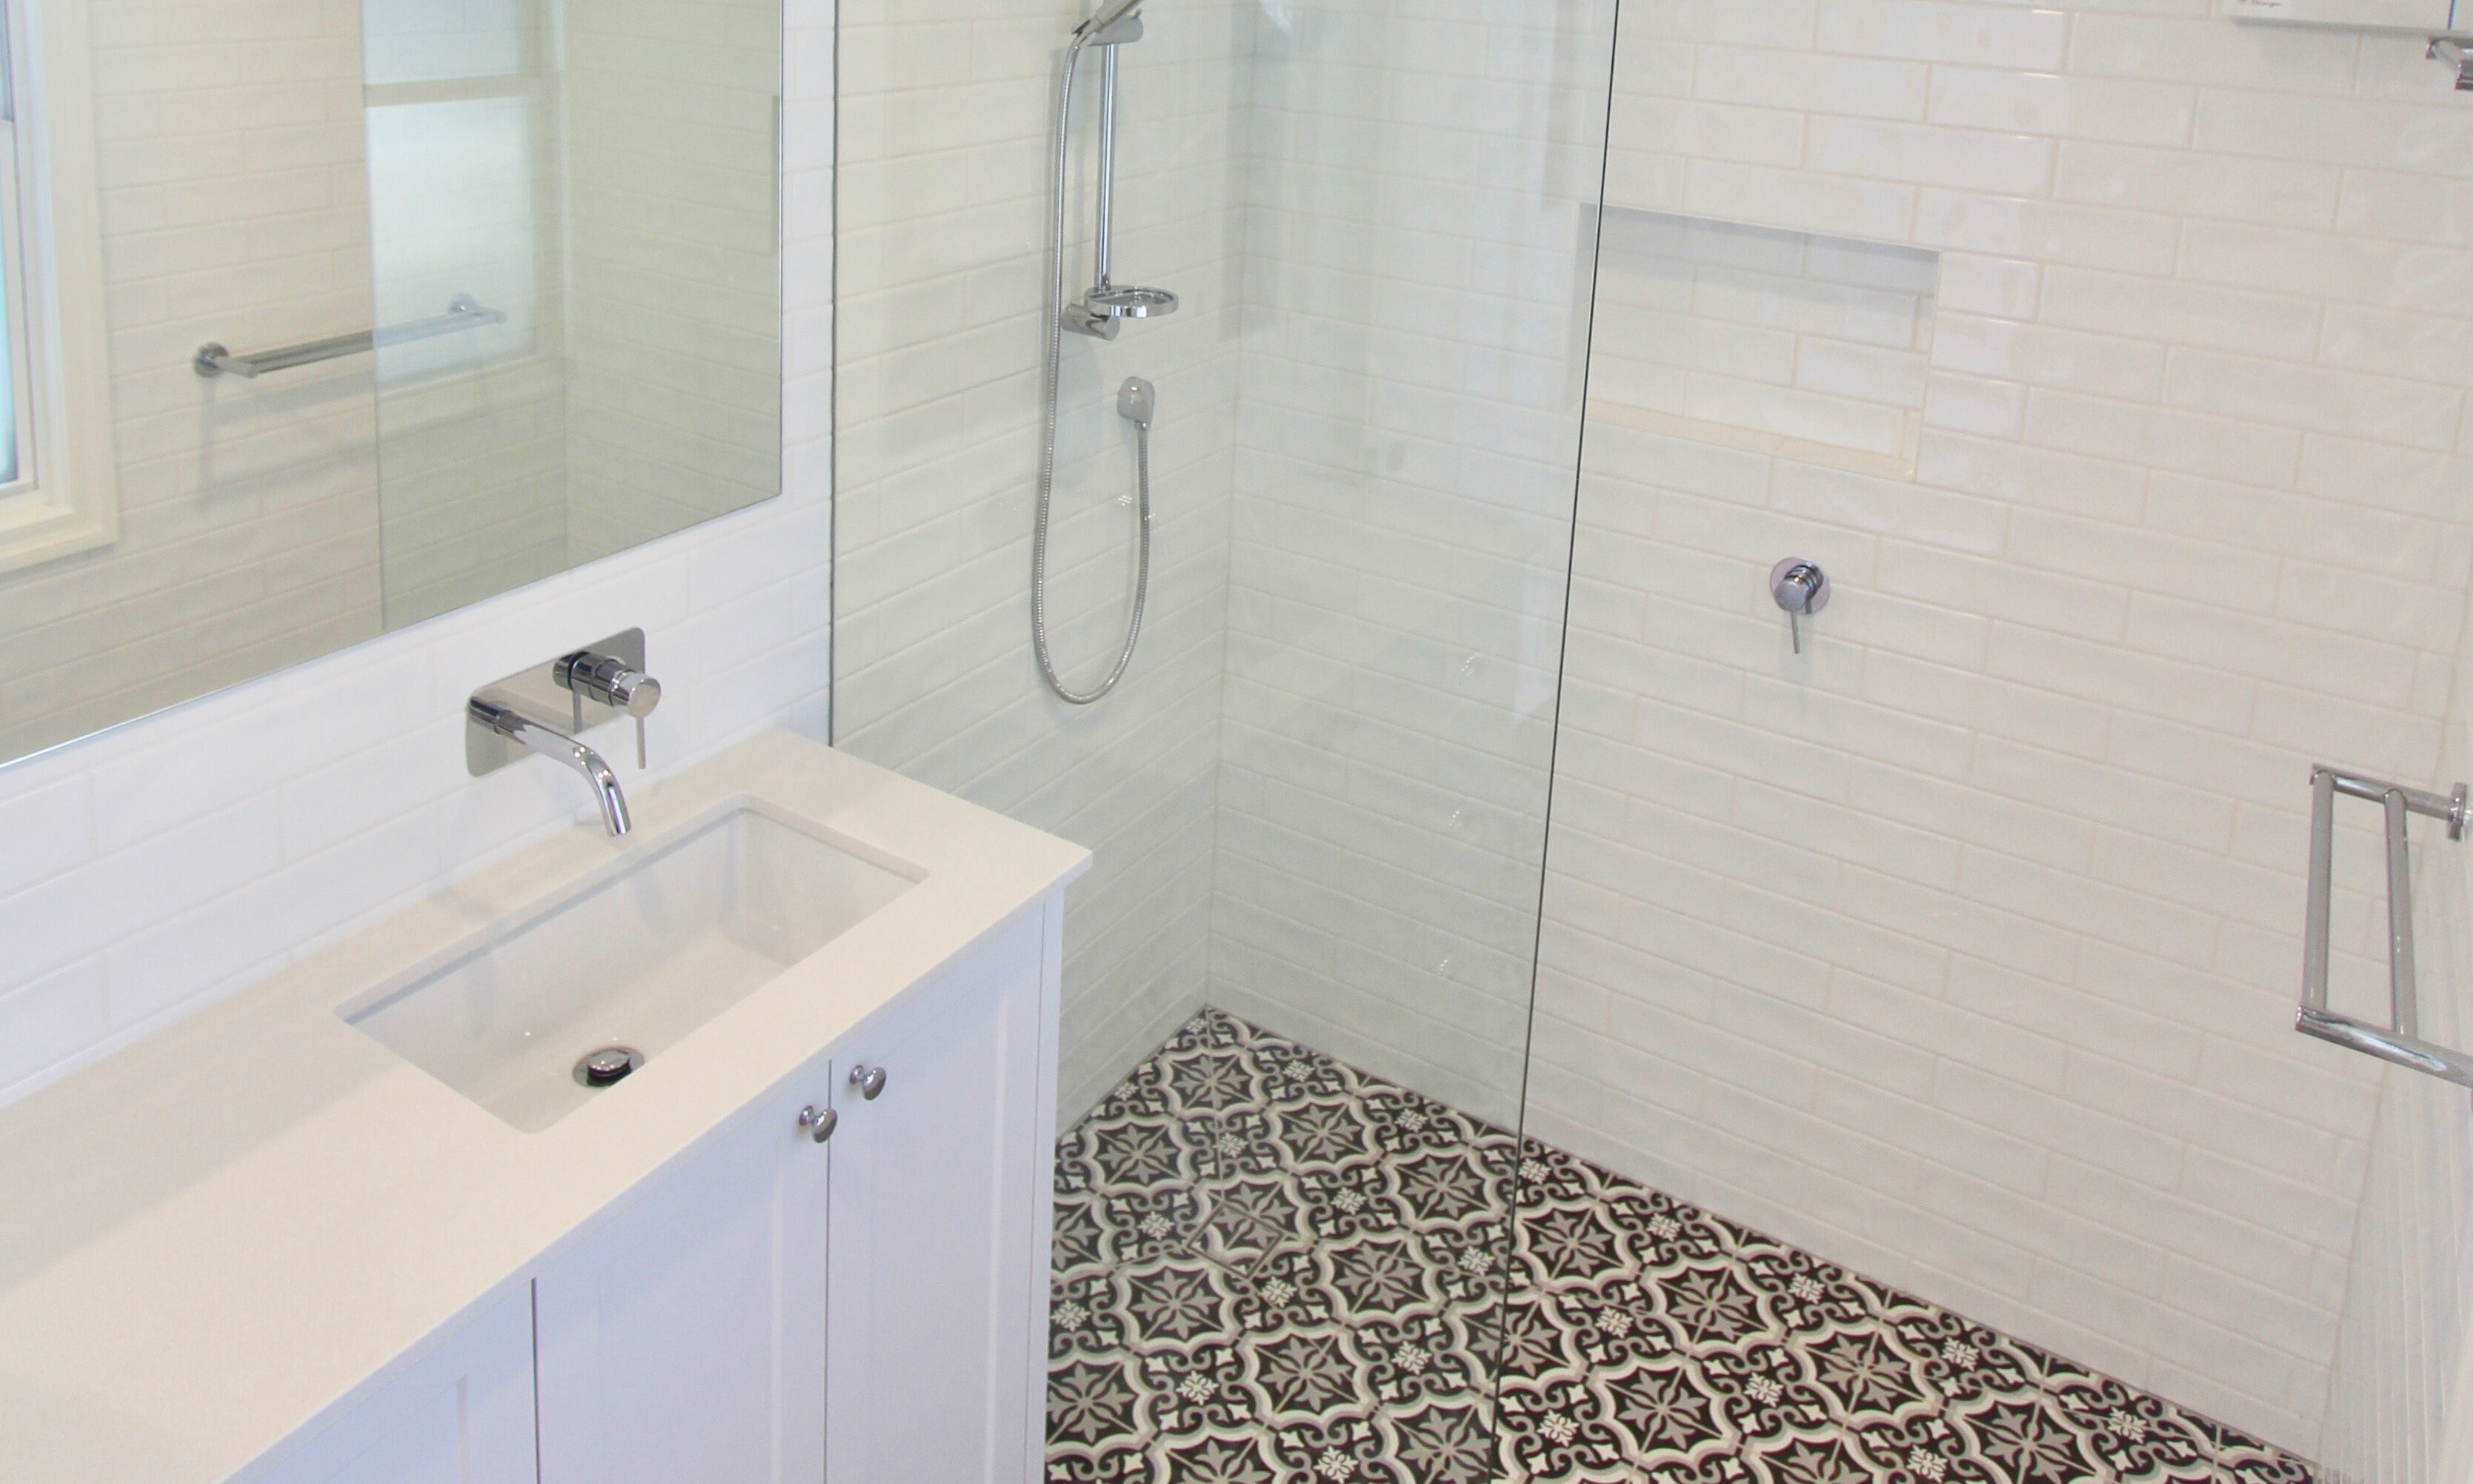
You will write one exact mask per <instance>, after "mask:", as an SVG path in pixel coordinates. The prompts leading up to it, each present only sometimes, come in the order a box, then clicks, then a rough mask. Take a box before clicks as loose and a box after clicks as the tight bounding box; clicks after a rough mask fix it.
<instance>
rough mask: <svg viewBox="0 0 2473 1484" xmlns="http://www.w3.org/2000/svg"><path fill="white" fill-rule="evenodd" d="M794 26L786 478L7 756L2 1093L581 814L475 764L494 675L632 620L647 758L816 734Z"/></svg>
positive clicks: (811, 150) (812, 481)
mask: <svg viewBox="0 0 2473 1484" xmlns="http://www.w3.org/2000/svg"><path fill="white" fill-rule="evenodd" d="M789 25H790V39H789V59H790V61H789V68H788V72H789V79H790V82H789V87H790V98H789V103H788V105H787V110H786V119H787V140H788V143H787V157H786V164H787V169H788V186H787V192H786V201H787V203H788V205H787V213H786V219H785V226H786V228H787V233H786V234H787V238H788V246H787V249H786V252H787V256H786V260H785V268H786V273H785V281H786V283H787V285H788V289H787V293H788V300H789V301H788V304H787V308H786V315H787V323H788V326H789V334H788V344H787V347H786V359H787V365H788V371H789V381H788V385H787V388H786V404H787V409H788V417H787V426H786V429H785V435H784V438H785V443H786V456H787V468H786V486H787V492H786V493H785V495H784V496H783V498H781V499H780V500H778V501H773V502H769V503H767V504H764V505H761V506H758V507H756V508H755V509H753V510H750V511H747V512H744V513H742V514H740V515H735V516H732V517H728V518H726V519H723V520H720V521H716V522H714V523H712V524H710V525H706V526H700V527H698V528H696V529H695V530H693V531H689V532H685V533H683V534H681V535H679V536H676V537H672V538H669V539H664V540H661V541H660V542H657V543H655V544H653V545H651V546H648V547H643V548H639V549H637V550H636V551H633V552H629V553H626V554H624V555H622V556H619V557H615V558H612V559H611V560H609V561H607V562H599V563H596V564H594V565H592V566H589V567H587V568H583V569H580V570H577V571H574V572H569V573H566V574H564V575H563V576H560V577H557V578H554V579H552V580H550V581H548V582H544V583H541V584H539V585H537V586H532V587H528V588H525V589H523V590H521V591H519V592H515V593H510V594H507V595H505V596H502V597H498V598H493V599H492V600H490V601H489V602H487V603H484V604H481V605H479V606H477V607H474V608H471V609H468V610H463V611H461V612H458V613H455V614H452V615H449V616H447V617H444V618H441V619H437V620H434V621H432V622H429V623H426V624H423V625H420V626H419V627H416V628H413V629H408V630H404V631H401V632H398V633H395V634H388V635H387V636H385V637H383V638H380V639H376V640H373V641H372V642H370V643H367V644H364V645H361V646H360V647H358V648H356V649H352V650H349V651H347V652H345V653H343V654H340V655H335V656H331V657H328V658H323V659H319V660H317V661H314V662H312V663H310V664H307V665H303V666H300V667H298V668H296V669H293V670H289V671H286V672H284V673H283V674H280V675H277V676H275V677H272V678H269V679H265V680H260V681H255V682H251V683H249V684H246V685H242V686H240V687H238V688H235V689H232V690H228V691H225V692H222V693H220V694H218V695H215V696H212V697H210V698H207V699H205V700H202V701H198V702H195V703H192V704H190V705H187V706H181V707H179V708H178V709H175V710H171V711H167V712H164V713H162V714H160V715H157V716H154V717H150V718H148V719H145V720H143V721H139V722H135V723H132V724H130V725H128V726H125V727H122V728H119V729H117V730H113V731H110V732H108V733H105V734H103V735H100V736H97V737H93V738H90V739H88V740H86V741H83V742H78V743H74V744H71V745H69V746H65V747H61V748H59V749H56V750H54V751H52V752H50V753H47V754H40V755H38V756H36V757H32V758H29V759H26V760H24V761H21V762H18V763H15V764H13V765H12V766H10V767H8V768H5V769H0V944H5V945H7V949H6V952H5V953H0V1089H5V1090H0V1097H6V1096H10V1095H12V1094H15V1093H20V1092H23V1091H25V1090H27V1089H30V1088H32V1087H33V1086H36V1085H37V1084H39V1083H41V1082H43V1081H46V1080H48V1079H50V1078H52V1077H54V1076H57V1075H59V1074H60V1072H62V1071H64V1070H66V1069H68V1068H70V1067H73V1066H75V1065H80V1064H82V1063H83V1062H84V1061H85V1060H89V1059H91V1058H92V1057H93V1056H95V1055H97V1054H99V1053H100V1052H102V1051H104V1050H106V1049H108V1047H110V1046H112V1045H114V1044H118V1043H120V1042H122V1041H127V1040H129V1039H131V1038H132V1037H134V1036H137V1035H141V1034H143V1033H144V1032H145V1031H147V1030H148V1029H150V1028H152V1027H155V1026H158V1025H161V1024H163V1023H165V1022H167V1021H169V1020H171V1019H174V1018H177V1017H180V1016H181V1015H183V1014H186V1013H187V1012H189V1011H190V1010H193V1009H195V1008H196V1007H198V1006H199V1005H201V1004H204V1003H205V1002H207V1001H208V1000H211V999H213V998H214V997H216V996H218V995H220V994H222V993H228V991H230V990H231V989H234V988H236V987H238V986H240V985H242V984H245V983H248V982H250V981H251V980H252V979H255V978H257V977H259V976H261V975H263V974H265V973H266V972H268V971H270V970H271V969H275V968H276V967H278V966H280V965H281V964H283V963H284V962H286V961H287V960H289V959H291V958H293V957H295V956H297V955H298V954H300V953H301V952H303V951H306V950H308V949H310V948H313V947H315V946H316V945H319V944H321V943H323V942H325V941H328V940H330V939H332V938H334V937H336V936H337V935H339V934H341V933H344V932H347V931H349V930H350V929H351V928H352V927H354V926H356V925H358V924H361V923H364V922H369V921H371V920H372V919H373V918H375V917H378V916H381V915H383V914H385V913H387V912H389V911H392V910H395V909H396V908H397V907H399V906H401V905H402V904H404V903H406V902H407V901H410V900H412V899H413V898H417V897H419V896H420V895H422V894H424V893H427V892H430V891H433V890H436V889H437V888H439V887H440V886H442V885H444V883H445V882H447V881H448V880H450V879H452V878H453V877H455V876H458V875H461V874H464V873H465V872H467V871H468V870H470V869H471V868H472V867H473V866H474V865H475V864H477V863H478V862H480V861H482V860H484V859H487V858H489V857H492V856H493V855H496V854H499V853H502V852H504V851H506V850H512V849H515V848H516V847H518V846H520V845H521V844H522V843H524V842H525V841H527V840H531V839H536V838H539V837H540V835H541V834H543V833H544V832H547V831H549V830H553V829H558V828H564V827H568V826H569V825H570V822H573V821H577V820H580V819H583V818H584V817H585V815H586V814H587V813H588V810H587V807H586V800H585V798H584V794H583V790H582V785H581V784H579V783H578V782H577V781H576V780H575V779H574V778H571V777H569V776H568V775H566V774H564V773H563V772H561V771H560V770H558V769H557V768H556V767H555V766H553V765H551V764H548V763H541V764H540V765H538V766H536V765H535V764H533V763H526V764H524V765H522V766H520V767H517V768H514V769H510V770H507V771H505V772H501V773H499V774H496V775H493V776H492V778H487V779H481V780H474V779H471V778H467V777H466V776H465V773H464V763H463V735H462V730H461V729H462V727H463V720H462V709H463V703H464V700H465V698H466V697H467V696H468V694H469V693H470V692H471V690H472V689H473V688H474V687H475V686H477V685H480V684H482V683H485V682H489V681H492V680H494V679H496V678H497V677H498V676H500V675H502V674H505V673H507V672H509V671H512V670H516V669H518V668H520V667H522V666H524V665H528V664H532V663H536V662H538V661H540V660H541V659H542V658H547V657H549V656H552V655H555V654H557V653H559V652H560V651H561V650H562V649H563V648H564V647H566V646H569V645H572V644H574V643H577V642H580V641H584V640H588V639H590V638H592V637H593V636H595V635H598V634H606V633H609V632H611V631H612V630H613V629H617V628H623V627H626V626H629V625H633V624H641V625H642V626H643V627H644V628H645V630H646V631H647V633H648V634H649V637H650V644H651V658H652V669H653V670H654V672H655V673H656V674H657V675H659V676H660V679H661V680H662V682H663V683H664V686H665V690H666V697H665V700H664V702H663V705H662V707H661V709H660V711H659V712H658V713H656V715H655V716H654V718H653V722H652V746H653V757H654V761H655V764H656V767H655V769H654V774H655V775H656V776H658V775H660V774H662V773H666V772H669V771H672V770H674V769H676V768H678V767H680V766H683V765H684V764H685V763H687V762H689V761H691V760H693V759H695V758H697V757H700V756H703V755H706V754H710V753H712V752H714V751H716V750H718V749H719V748H721V747H723V746H725V745H727V744H728V743H730V742H731V741H733V740H735V739H736V738H738V737H741V736H744V735H746V734H747V733H749V732H750V731H753V730H757V729H760V728H762V727H764V726H767V725H770V724H772V723H774V722H775V721H777V720H780V719H784V718H787V719H790V720H793V721H797V722H799V723H801V724H802V725H804V726H806V727H808V728H810V729H812V730H818V731H821V730H822V727H823V717H822V709H823V705H824V700H825V692H826V687H827V685H828V680H829V675H828V669H829V664H830V660H829V656H828V648H829V635H830V625H831V593H830V585H829V560H830V525H831V517H830V479H831V474H830V458H829V453H830V434H831V429H830V426H829V416H830V414H829V404H830V386H831V383H830V374H831V350H830V316H831V276H832V240H831V206H830V201H831V188H832V129H833V108H832V97H831V87H832V75H833V64H832V14H831V10H830V8H829V7H823V6H816V5H810V4H805V3H799V4H794V5H792V7H791V8H790V16H789ZM364 302H365V300H364ZM192 328H193V327H192ZM181 333H182V331H181V330H180V329H179V328H174V329H170V330H167V331H165V332H164V333H162V334H160V335H158V336H157V337H156V338H157V339H163V340H169V341H177V340H178V339H179V337H180V334H181ZM192 338H194V337H192ZM274 338H280V332H277V333H276V335H275V337H274ZM183 353H185V352H183ZM150 364H151V363H150ZM180 374H181V375H184V376H185V375H188V372H187V371H185V370H183V371H180ZM191 379H192V380H194V379H195V378H191ZM124 452H125V450H124ZM617 735H619V734H618V733H614V732H613V733H612V736H617ZM607 751H608V754H609V755H610V757H611V760H612V763H613V765H616V766H618V768H619V771H620V774H621V776H622V778H631V779H632V778H635V776H636V775H635V774H634V772H633V770H632V769H631V768H630V767H628V766H627V764H628V763H632V761H633V758H632V756H624V757H623V758H622V754H629V753H630V752H631V750H630V749H627V748H625V747H623V746H613V747H612V748H610V749H608V750H607ZM593 827H597V826H593Z"/></svg>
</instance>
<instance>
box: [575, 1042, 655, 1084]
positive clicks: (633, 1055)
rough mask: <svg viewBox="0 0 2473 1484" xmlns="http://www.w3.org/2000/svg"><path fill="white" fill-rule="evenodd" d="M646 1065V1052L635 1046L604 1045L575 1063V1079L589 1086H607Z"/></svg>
mask: <svg viewBox="0 0 2473 1484" xmlns="http://www.w3.org/2000/svg"><path fill="white" fill-rule="evenodd" d="M641 1065H644V1053H642V1052H641V1051H638V1050H636V1048H634V1047H633V1046H604V1047H602V1048H601V1049H600V1050H598V1051H594V1052H589V1053H588V1054H587V1055H586V1056H585V1058H584V1060H583V1061H581V1062H578V1063H576V1064H575V1080H576V1081H578V1082H580V1083H583V1084H584V1085H585V1086H586V1087H588V1088H606V1087H608V1086H610V1085H611V1084H612V1083H613V1082H617V1081H620V1080H621V1079H623V1078H624V1077H625V1076H626V1075H627V1074H628V1073H629V1072H632V1071H634V1070H635V1069H636V1067H638V1066H641Z"/></svg>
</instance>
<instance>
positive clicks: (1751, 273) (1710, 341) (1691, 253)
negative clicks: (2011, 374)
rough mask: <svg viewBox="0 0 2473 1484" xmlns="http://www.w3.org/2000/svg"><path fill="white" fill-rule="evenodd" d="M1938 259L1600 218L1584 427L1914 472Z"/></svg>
mask: <svg viewBox="0 0 2473 1484" xmlns="http://www.w3.org/2000/svg"><path fill="white" fill-rule="evenodd" d="M1939 288H1940V254H1939V253H1937V252H1930V251H1922V250H1920V249H1915V248H1901V247H1889V246H1886V245H1884V244H1879V243H1868V242H1857V241H1853V240H1851V239H1848V238H1843V237H1824V236H1817V235H1814V234H1812V233H1809V232H1793V231H1781V230H1778V229H1776V228H1773V227H1739V226H1735V225H1732V224H1729V223H1724V222H1711V221H1703V220H1699V219H1697V218H1693V217H1683V216H1669V215H1667V214H1665V213H1663V212H1656V211H1636V210H1630V209H1627V208H1624V207H1620V206H1617V207H1610V208H1609V209H1608V210H1607V212H1606V223H1605V236H1604V242H1603V246H1602V256H1601V258H1600V262H1599V268H1598V280H1597V335H1596V343H1595V347H1594V348H1595V354H1594V357H1593V359H1592V370H1591V379H1590V386H1589V412H1590V415H1591V416H1592V417H1602V418H1608V419H1613V420H1615V421H1618V422H1622V423H1627V424H1629V425H1631V426H1634V427H1641V428H1645V429H1648V430H1649V431H1652V432H1659V433H1668V434H1672V435H1675V436H1678V437H1684V438H1693V439H1698V440H1700V441H1701V442H1703V443H1719V444H1723V445H1725V446H1727V447H1730V448H1743V449H1749V450H1751V451H1753V452H1756V453H1768V454H1776V455H1779V456H1781V457H1784V458H1789V459H1799V460H1802V461H1804V462H1806V463H1813V464H1826V465H1829V466H1832V467H1837V468H1846V469H1853V470H1856V471H1858V472H1861V473H1866V474H1879V475H1886V476H1890V477H1896V478H1905V477H1908V476H1910V475H1912V474H1913V472H1914V462H1915V448H1916V443H1917V442H1918V441H1919V439H1920V438H1921V436H1922V430H1923V407H1924V380H1925V372H1926V370H1927V368H1928V366H1929V363H1930V361H1931V359H1932V341H1933V304H1934V300H1935V298H1936V296H1937V294H1938V292H1939Z"/></svg>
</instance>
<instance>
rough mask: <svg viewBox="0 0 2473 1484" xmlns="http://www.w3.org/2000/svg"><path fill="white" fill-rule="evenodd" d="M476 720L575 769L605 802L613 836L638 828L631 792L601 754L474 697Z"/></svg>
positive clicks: (598, 799) (604, 810) (605, 815)
mask: <svg viewBox="0 0 2473 1484" xmlns="http://www.w3.org/2000/svg"><path fill="white" fill-rule="evenodd" d="M472 719H473V720H474V721H476V722H479V723H480V724H481V725H482V726H484V727H487V728H489V729H490V730H492V731H494V732H496V733H497V734H498V735H500V736H502V737H505V738H506V739H507V740H508V741H510V742H514V743H516V744H517V745H519V746H522V747H525V748H528V749H530V750H532V751H533V752H536V753H539V754H540V755H542V756H543V757H546V758H548V759H550V760H551V761H552V762H556V763H559V764H561V765H563V766H564V767H568V768H572V769H574V770H575V772H576V773H577V775H579V776H580V777H581V778H583V779H584V781H585V783H586V784H587V785H588V786H589V787H590V788H591V790H592V797H593V799H594V801H595V802H598V803H599V804H600V805H601V822H602V823H603V824H604V825H607V826H609V827H610V833H611V834H612V835H623V834H625V833H626V832H627V831H628V830H630V829H632V828H634V827H635V822H634V821H633V820H632V819H631V818H630V817H629V816H628V813H627V795H626V793H625V791H624V790H622V789H620V788H619V786H618V775H617V774H615V773H613V772H612V771H611V768H610V765H609V764H608V763H606V762H604V761H602V760H601V754H599V753H596V752H594V751H593V750H592V749H590V748H588V747H587V746H585V745H584V744H583V743H581V742H578V741H577V740H575V739H574V738H573V737H570V736H568V735H567V734H566V733H565V732H564V731H559V730H553V729H551V728H548V727H544V726H542V725H540V723H539V722H535V721H528V720H526V719H525V718H523V717H522V716H519V715H517V714H516V712H514V711H512V710H509V709H508V708H507V707H505V706H492V704H491V703H489V702H487V701H484V700H482V699H480V698H479V697H478V696H475V697H473V698H472Z"/></svg>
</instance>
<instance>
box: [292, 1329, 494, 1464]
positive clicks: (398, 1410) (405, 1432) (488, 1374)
mask: <svg viewBox="0 0 2473 1484" xmlns="http://www.w3.org/2000/svg"><path fill="white" fill-rule="evenodd" d="M532 1299H533V1296H532V1291H531V1290H530V1289H529V1288H525V1289H518V1290H516V1293H515V1294H514V1295H513V1296H512V1297H510V1298H507V1299H504V1300H502V1301H500V1302H499V1304H497V1305H496V1306H495V1307H493V1308H492V1309H491V1310H490V1311H489V1312H487V1313H485V1314H483V1315H482V1316H481V1317H480V1318H478V1319H476V1320H473V1321H472V1322H471V1323H470V1324H468V1325H466V1326H465V1327H464V1328H462V1329H460V1330H458V1331H457V1332H456V1334H455V1335H454V1337H453V1338H451V1339H449V1340H448V1341H447V1342H446V1343H445V1344H444V1345H442V1346H440V1347H439V1348H438V1349H437V1350H435V1351H433V1352H430V1353H429V1354H428V1355H427V1356H425V1357H423V1358H422V1359H421V1360H420V1363H418V1364H416V1365H415V1366H414V1367H413V1368H412V1369H411V1370H410V1371H407V1372H405V1373H404V1374H403V1375H402V1376H397V1377H396V1379H395V1380H394V1382H392V1383H391V1384H389V1385H388V1386H387V1387H386V1388H385V1389H384V1390H382V1391H380V1392H379V1393H378V1394H377V1395H376V1396H374V1397H372V1398H371V1399H370V1400H367V1401H365V1402H363V1403H361V1405H360V1406H358V1407H356V1408H354V1409H353V1410H352V1411H351V1412H350V1413H349V1414H348V1415H347V1416H346V1417H345V1418H344V1420H343V1421H341V1422H339V1423H337V1424H334V1425H333V1426H331V1427H329V1428H327V1429H326V1430H325V1431H324V1432H322V1433H320V1434H319V1435H318V1436H317V1437H315V1438H312V1439H310V1440H309V1442H308V1443H307V1444H305V1445H303V1446H302V1447H301V1448H300V1450H299V1451H297V1452H295V1453H293V1454H291V1455H290V1456H289V1457H287V1458H285V1459H284V1460H283V1461H282V1462H281V1463H278V1464H276V1466H275V1467H274V1468H273V1469H272V1470H270V1471H268V1472H266V1473H264V1474H262V1475H260V1478H261V1480H262V1481H263V1484H526V1481H529V1480H530V1479H531V1478H532V1477H533V1303H532Z"/></svg>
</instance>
